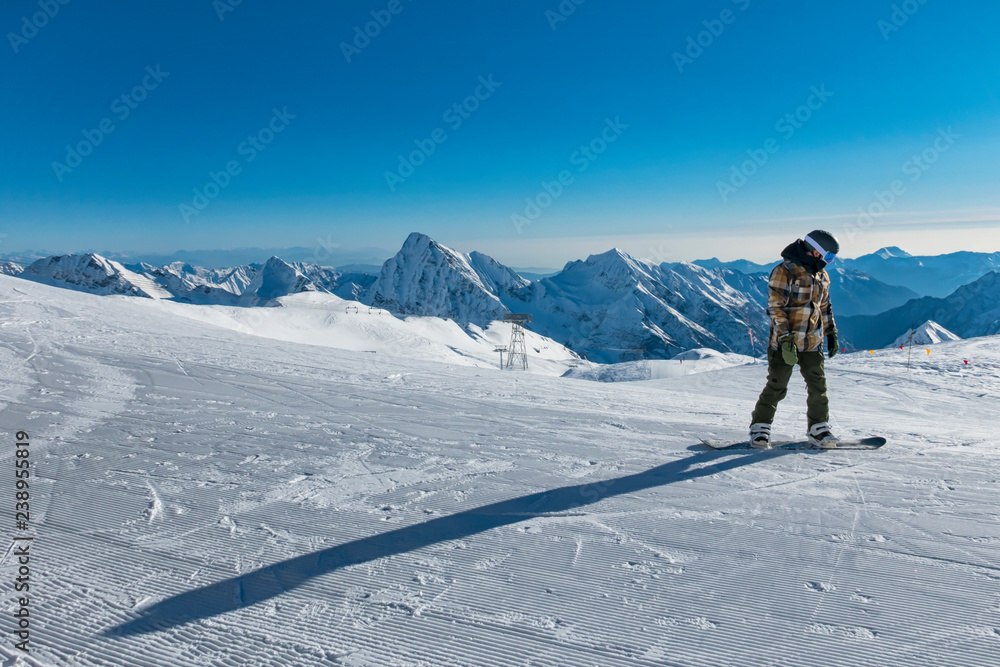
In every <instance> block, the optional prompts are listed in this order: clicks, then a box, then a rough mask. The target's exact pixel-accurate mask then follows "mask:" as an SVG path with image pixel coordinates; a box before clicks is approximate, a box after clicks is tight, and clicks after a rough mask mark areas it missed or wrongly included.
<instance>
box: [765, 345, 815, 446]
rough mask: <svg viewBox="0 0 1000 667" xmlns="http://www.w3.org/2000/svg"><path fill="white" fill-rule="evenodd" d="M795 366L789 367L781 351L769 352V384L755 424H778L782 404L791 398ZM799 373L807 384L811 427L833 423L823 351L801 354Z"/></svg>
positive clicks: (766, 386) (808, 414) (807, 414)
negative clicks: (775, 414)
mask: <svg viewBox="0 0 1000 667" xmlns="http://www.w3.org/2000/svg"><path fill="white" fill-rule="evenodd" d="M794 368H795V367H794V366H789V365H788V364H786V363H785V360H784V359H782V358H781V350H769V351H768V354H767V385H765V387H764V391H762V392H760V398H759V399H757V407H755V408H754V411H753V418H752V422H751V423H752V424H758V423H760V422H764V423H766V424H770V423H771V422H773V421H774V413H775V412H776V411H777V409H778V403H779V402H780V401H781V399H783V398H784V397H785V396H787V395H788V381H789V380H790V379H791V378H792V371H793V370H794ZM799 371H800V372H801V373H802V377H803V378H804V379H805V381H806V392H807V398H806V416H807V417H808V418H809V426H810V427H812V425H813V424H818V423H819V422H826V421H830V401H829V399H828V398H827V396H826V371H825V369H824V366H823V353H822V352H799Z"/></svg>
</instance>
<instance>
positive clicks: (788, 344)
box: [779, 334, 799, 366]
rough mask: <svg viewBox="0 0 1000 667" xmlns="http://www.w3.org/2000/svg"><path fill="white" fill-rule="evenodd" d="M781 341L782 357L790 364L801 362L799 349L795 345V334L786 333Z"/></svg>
mask: <svg viewBox="0 0 1000 667" xmlns="http://www.w3.org/2000/svg"><path fill="white" fill-rule="evenodd" d="M779 341H780V342H781V358H782V359H784V360H785V363H786V364H788V365H789V366H794V365H795V364H797V363H799V351H798V349H797V348H796V347H795V334H785V335H784V336H782V337H781V338H780V339H779Z"/></svg>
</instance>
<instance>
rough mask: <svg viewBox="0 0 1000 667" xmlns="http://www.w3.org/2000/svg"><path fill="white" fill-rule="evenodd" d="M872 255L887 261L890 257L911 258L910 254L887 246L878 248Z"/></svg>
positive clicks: (895, 247)
mask: <svg viewBox="0 0 1000 667" xmlns="http://www.w3.org/2000/svg"><path fill="white" fill-rule="evenodd" d="M872 254H873V255H875V256H877V257H881V258H882V259H889V258H890V257H913V255H911V254H910V253H908V252H906V251H905V250H903V249H902V248H899V247H897V246H888V247H885V248H880V249H879V250H876V251H875V252H874V253H872Z"/></svg>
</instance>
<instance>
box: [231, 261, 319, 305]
mask: <svg viewBox="0 0 1000 667" xmlns="http://www.w3.org/2000/svg"><path fill="white" fill-rule="evenodd" d="M315 291H317V287H316V285H314V284H313V282H312V281H311V280H309V278H307V277H306V276H304V275H303V274H302V272H301V271H299V270H298V269H297V268H295V267H294V266H292V265H291V264H289V263H288V262H285V261H284V260H282V259H281V258H279V257H271V259H269V260H267V262H266V263H265V264H264V268H262V269H261V270H260V272H259V273H258V274H257V275H256V276H254V279H253V280H252V281H251V282H250V284H249V285H247V287H246V290H245V291H244V292H243V297H244V299H253V298H256V299H259V300H261V301H269V300H271V299H276V298H278V297H279V296H287V295H289V294H298V293H300V292H315Z"/></svg>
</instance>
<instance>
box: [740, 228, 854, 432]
mask: <svg viewBox="0 0 1000 667" xmlns="http://www.w3.org/2000/svg"><path fill="white" fill-rule="evenodd" d="M838 252H840V244H839V243H838V242H837V239H836V238H834V236H833V234H830V233H829V232H824V231H822V230H815V231H812V232H810V233H809V234H807V235H806V237H805V239H798V240H796V241H795V242H794V243H792V244H790V245H789V246H788V247H787V248H785V249H784V250H783V251H782V253H781V257H782V258H783V259H784V261H783V262H782V263H781V264H779V265H778V266H776V267H774V270H773V271H771V278H770V280H769V281H768V300H767V314H768V315H769V316H770V317H771V337H770V346H769V349H768V364H767V385H766V386H765V387H764V390H763V391H762V392H761V394H760V398H759V399H758V400H757V406H756V407H755V408H754V411H753V416H752V417H751V419H750V421H751V425H750V446H751V447H754V448H755V449H767V448H769V447H770V446H771V422H772V421H774V413H775V412H776V411H777V408H778V402H779V401H781V399H783V398H784V397H785V396H786V395H787V394H788V381H789V380H790V379H791V377H792V371H793V370H794V368H795V365H796V364H798V365H799V371H800V372H801V373H802V377H803V378H804V379H805V381H806V389H807V392H808V397H807V399H806V405H807V413H806V414H807V417H808V419H809V430H808V438H809V442H810V443H812V444H813V445H814V446H818V447H836V446H837V438H836V437H834V435H833V433H832V432H831V430H830V424H829V423H828V422H829V419H830V403H829V400H828V399H827V396H826V372H825V369H824V362H823V338H824V337H825V338H826V343H827V349H828V350H829V355H830V357H831V358H832V357H833V355H835V354H837V350H838V348H837V328H836V325H835V324H834V321H833V308H832V307H831V305H830V276H829V275H828V274H827V272H826V271H825V267H826V265H827V264H829V263H830V262H832V261H833V260H834V259H835V258H836V256H837V253H838Z"/></svg>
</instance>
